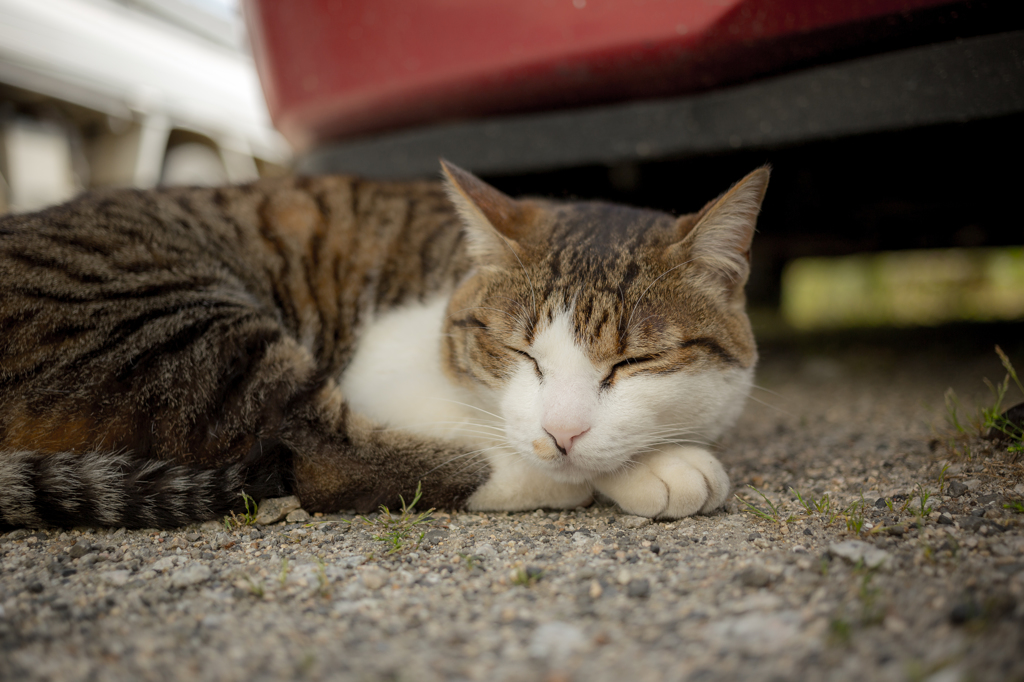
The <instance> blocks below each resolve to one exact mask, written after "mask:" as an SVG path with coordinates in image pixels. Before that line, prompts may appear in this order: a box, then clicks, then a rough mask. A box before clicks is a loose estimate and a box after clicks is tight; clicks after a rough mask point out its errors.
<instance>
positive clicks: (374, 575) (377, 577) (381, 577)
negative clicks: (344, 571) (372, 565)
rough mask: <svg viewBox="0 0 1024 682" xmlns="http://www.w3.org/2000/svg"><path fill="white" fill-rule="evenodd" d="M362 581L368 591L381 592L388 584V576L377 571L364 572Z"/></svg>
mask: <svg viewBox="0 0 1024 682" xmlns="http://www.w3.org/2000/svg"><path fill="white" fill-rule="evenodd" d="M360 580H361V581H362V583H363V586H364V587H366V589H368V590H379V589H380V588H382V587H384V585H386V584H387V582H388V574H387V573H385V572H384V571H381V570H377V569H370V570H367V571H363V574H362V576H361V577H360Z"/></svg>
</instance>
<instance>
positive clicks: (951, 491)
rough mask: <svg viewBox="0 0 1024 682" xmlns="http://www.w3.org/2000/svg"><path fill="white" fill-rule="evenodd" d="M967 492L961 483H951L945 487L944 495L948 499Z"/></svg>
mask: <svg viewBox="0 0 1024 682" xmlns="http://www.w3.org/2000/svg"><path fill="white" fill-rule="evenodd" d="M966 492H967V486H966V485H964V484H963V483H962V482H961V481H951V482H950V484H949V485H948V486H947V487H946V494H947V495H949V496H950V497H960V496H961V495H963V494H964V493H966Z"/></svg>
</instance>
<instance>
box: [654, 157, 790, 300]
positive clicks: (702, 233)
mask: <svg viewBox="0 0 1024 682" xmlns="http://www.w3.org/2000/svg"><path fill="white" fill-rule="evenodd" d="M769 173H770V169H769V168H768V167H767V166H764V167H762V168H758V169H757V170H755V171H754V172H752V173H750V174H749V175H747V176H746V177H745V178H743V179H742V180H740V181H739V182H737V183H736V184H735V185H733V186H732V187H731V188H730V189H729V191H727V192H726V193H725V194H723V195H722V196H720V197H718V198H717V199H715V200H714V201H711V202H709V203H708V204H707V206H705V207H704V208H703V209H701V211H700V213H698V214H697V216H696V219H695V220H694V219H693V218H690V217H684V218H681V219H680V226H681V227H682V226H683V223H684V221H685V222H686V223H688V224H690V225H693V227H692V229H690V231H689V234H687V235H686V237H684V238H683V239H682V240H681V241H680V242H679V243H677V244H674V245H673V246H672V247H670V250H674V251H675V252H676V255H677V257H678V258H680V259H686V260H688V261H690V262H697V263H700V264H701V265H703V266H704V267H705V268H706V269H708V270H710V271H711V272H713V273H715V274H716V275H718V276H719V277H721V278H722V279H723V280H725V282H726V283H728V284H729V285H730V286H731V287H736V288H741V287H742V286H743V285H744V284H745V283H746V281H747V276H748V275H749V274H750V242H751V241H752V240H753V238H754V228H755V227H756V225H757V214H758V213H759V212H760V210H761V202H762V201H763V200H764V193H765V190H767V189H768V176H769Z"/></svg>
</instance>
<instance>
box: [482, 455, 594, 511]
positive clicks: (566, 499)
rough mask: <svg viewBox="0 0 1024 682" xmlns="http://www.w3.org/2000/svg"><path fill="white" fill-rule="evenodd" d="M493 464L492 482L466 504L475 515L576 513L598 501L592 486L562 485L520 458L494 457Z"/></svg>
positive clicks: (485, 485) (580, 484)
mask: <svg viewBox="0 0 1024 682" xmlns="http://www.w3.org/2000/svg"><path fill="white" fill-rule="evenodd" d="M490 464H491V476H490V478H489V479H487V482H486V483H484V484H483V485H482V486H480V487H479V488H478V489H477V490H476V492H474V493H473V494H472V495H471V496H470V497H469V500H467V501H466V508H467V509H469V510H471V511H524V510H530V509H541V508H546V509H573V508H575V507H580V506H586V505H588V504H590V503H591V502H592V501H593V499H594V498H593V492H592V489H591V486H590V484H589V483H560V482H558V481H555V480H553V479H551V478H550V477H549V476H547V475H546V474H544V473H543V472H541V471H538V470H537V468H536V467H534V466H532V465H530V464H529V463H527V462H525V461H523V460H522V459H520V458H519V457H509V456H507V455H506V456H504V457H501V456H499V457H494V458H492V459H491V462H490Z"/></svg>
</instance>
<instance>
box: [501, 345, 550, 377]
mask: <svg viewBox="0 0 1024 682" xmlns="http://www.w3.org/2000/svg"><path fill="white" fill-rule="evenodd" d="M505 347H506V348H508V349H509V350H510V351H512V352H513V353H515V354H517V355H521V356H522V357H524V358H526V359H528V360H529V361H530V362H532V363H533V369H534V371H535V372H536V373H537V378H539V379H543V378H544V372H542V371H541V369H540V363H539V362H537V358H535V357H533V356H532V355H530V354H529V353H527V352H526V351H524V350H519V349H518V348H513V347H512V346H505Z"/></svg>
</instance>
